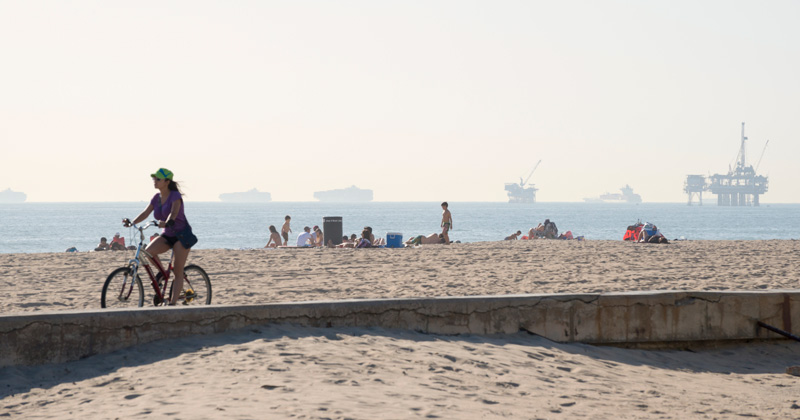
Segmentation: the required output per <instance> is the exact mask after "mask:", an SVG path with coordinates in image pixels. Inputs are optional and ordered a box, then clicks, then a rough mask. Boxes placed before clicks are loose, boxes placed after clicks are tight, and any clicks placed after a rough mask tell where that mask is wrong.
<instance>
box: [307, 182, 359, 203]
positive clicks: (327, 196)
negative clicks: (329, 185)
mask: <svg viewBox="0 0 800 420" xmlns="http://www.w3.org/2000/svg"><path fill="white" fill-rule="evenodd" d="M314 198H315V199H317V200H319V201H322V202H328V203H353V202H362V203H363V202H367V201H372V190H368V189H361V188H358V187H356V186H355V185H353V186H351V187H348V188H342V189H338V190H328V191H317V192H315V193H314Z"/></svg>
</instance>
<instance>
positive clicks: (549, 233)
mask: <svg viewBox="0 0 800 420" xmlns="http://www.w3.org/2000/svg"><path fill="white" fill-rule="evenodd" d="M544 237H545V238H547V239H555V238H557V237H558V228H557V227H556V224H555V223H553V222H551V221H550V219H545V220H544Z"/></svg>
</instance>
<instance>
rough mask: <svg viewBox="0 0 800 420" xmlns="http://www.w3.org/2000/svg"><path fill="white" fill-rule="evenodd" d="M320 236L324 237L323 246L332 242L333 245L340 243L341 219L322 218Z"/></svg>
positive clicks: (336, 217) (335, 217) (332, 217)
mask: <svg viewBox="0 0 800 420" xmlns="http://www.w3.org/2000/svg"><path fill="white" fill-rule="evenodd" d="M322 234H323V235H325V245H328V241H332V242H333V244H334V245H339V244H341V243H342V217H341V216H329V217H323V218H322Z"/></svg>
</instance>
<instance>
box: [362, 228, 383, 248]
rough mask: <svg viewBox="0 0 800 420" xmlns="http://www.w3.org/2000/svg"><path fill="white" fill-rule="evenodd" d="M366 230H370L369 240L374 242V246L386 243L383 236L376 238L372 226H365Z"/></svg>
mask: <svg viewBox="0 0 800 420" xmlns="http://www.w3.org/2000/svg"><path fill="white" fill-rule="evenodd" d="M364 230H368V231H369V242H370V243H371V244H372V246H381V245H386V241H385V240H384V239H383V238H378V239H375V235H373V234H372V227H370V226H364Z"/></svg>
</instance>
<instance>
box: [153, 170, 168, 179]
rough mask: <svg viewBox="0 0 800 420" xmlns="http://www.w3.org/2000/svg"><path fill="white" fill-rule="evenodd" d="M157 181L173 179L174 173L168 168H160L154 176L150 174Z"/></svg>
mask: <svg viewBox="0 0 800 420" xmlns="http://www.w3.org/2000/svg"><path fill="white" fill-rule="evenodd" d="M150 176H152V177H153V178H155V179H172V171H170V170H169V169H166V168H160V169H159V170H157V171H156V173H154V174H150Z"/></svg>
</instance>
